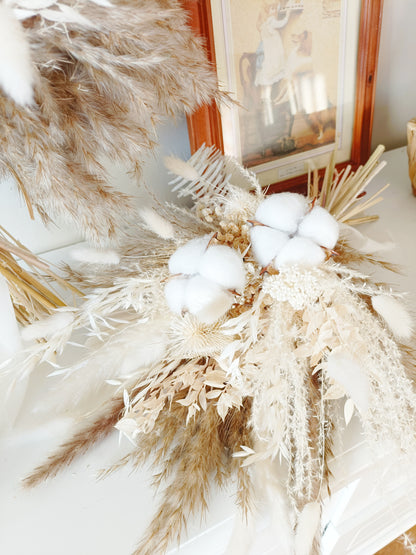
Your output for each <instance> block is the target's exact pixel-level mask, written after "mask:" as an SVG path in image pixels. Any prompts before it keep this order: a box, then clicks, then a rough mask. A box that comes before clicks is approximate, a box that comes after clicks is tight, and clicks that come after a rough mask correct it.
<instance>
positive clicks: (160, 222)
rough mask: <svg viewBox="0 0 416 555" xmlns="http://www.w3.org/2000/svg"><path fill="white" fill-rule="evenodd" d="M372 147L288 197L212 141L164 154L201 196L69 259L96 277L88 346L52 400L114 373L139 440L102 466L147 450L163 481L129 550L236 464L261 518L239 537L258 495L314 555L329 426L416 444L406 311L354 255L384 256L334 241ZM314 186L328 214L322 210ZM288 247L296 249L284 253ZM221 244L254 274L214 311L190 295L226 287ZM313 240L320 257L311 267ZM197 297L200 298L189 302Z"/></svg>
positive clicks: (168, 527) (370, 167)
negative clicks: (86, 257) (95, 260)
mask: <svg viewBox="0 0 416 555" xmlns="http://www.w3.org/2000/svg"><path fill="white" fill-rule="evenodd" d="M379 154H380V151H378V152H377V153H376V155H375V156H373V157H372V158H371V159H370V160H369V162H368V164H366V165H365V166H364V167H363V168H362V169H360V170H359V171H357V173H356V174H355V177H354V176H352V175H350V176H349V177H348V175H347V176H346V177H345V178H343V177H341V178H340V179H344V185H345V183H347V187H346V189H345V190H344V188H343V187H342V188H340V186H339V176H338V177H337V176H336V175H335V173H334V164H333V160H332V161H331V162H330V164H329V166H328V169H327V177H326V180H325V181H324V184H323V185H324V186H323V187H322V189H321V192H320V193H319V191H318V189H317V182H316V181H315V182H314V184H311V185H310V188H309V192H310V198H309V199H305V198H303V197H301V196H300V195H294V196H293V194H292V193H283V194H282V195H283V196H281V195H280V196H279V195H275V197H274V198H271V197H268V199H266V197H265V195H264V194H263V192H262V190H261V188H260V187H259V186H258V184H257V182H256V179H255V177H254V176H253V175H252V174H250V173H249V172H247V171H246V170H244V169H243V168H240V167H239V166H238V164H236V162H235V161H233V160H231V159H229V158H227V157H222V156H221V155H220V154H219V153H216V152H214V151H213V150H212V149H204V148H203V149H201V150H200V151H198V152H197V153H196V154H195V155H194V156H193V157H192V158H191V159H190V161H188V162H187V163H183V162H180V163H177V162H176V161H175V160H169V161H168V164H169V167H170V169H171V170H172V171H176V172H177V173H178V176H177V177H176V178H175V180H174V182H173V185H174V187H175V189H176V190H177V192H178V194H185V195H189V196H191V198H192V199H193V200H194V202H195V204H194V206H193V208H191V209H178V208H177V207H173V206H170V205H163V206H156V207H155V208H154V210H155V213H150V216H149V212H146V213H145V214H144V215H143V223H141V224H138V225H137V227H136V228H134V229H132V230H131V237H130V239H129V240H128V241H126V243H125V244H124V245H123V246H122V247H121V249H120V255H121V256H120V266H119V267H118V268H117V269H114V268H108V269H105V268H104V269H102V268H101V269H100V271H99V274H98V271H97V269H96V268H95V267H94V266H91V267H88V266H84V267H83V268H81V271H80V272H77V273H75V272H71V274H70V275H71V276H72V278H73V279H75V280H76V282H77V283H84V284H85V285H87V286H88V287H89V289H90V291H91V292H90V294H89V297H88V300H87V301H86V302H85V303H84V304H83V305H82V306H81V307H80V308H79V310H78V312H77V313H76V315H75V322H76V325H75V327H76V326H79V325H81V323H82V325H86V326H87V327H89V328H90V334H92V335H93V336H94V338H95V343H94V345H92V346H91V345H90V346H89V348H88V349H87V353H86V354H84V356H83V357H82V358H81V360H80V361H78V362H77V363H76V364H74V365H73V366H71V367H64V366H63V367H62V368H60V369H59V370H58V371H57V372H58V373H62V374H63V375H64V377H65V379H64V380H63V387H62V389H61V391H60V392H59V397H58V399H59V402H62V399H65V390H66V391H68V392H69V395H70V396H71V398H72V402H73V398H74V393H73V392H74V391H75V390H76V391H81V390H82V389H84V390H85V391H87V390H88V389H89V388H91V387H95V386H96V384H97V383H100V381H105V380H107V381H109V382H111V385H112V388H113V389H112V390H111V394H109V396H110V398H113V399H114V400H115V401H114V402H115V403H119V402H120V401H119V400H120V398H121V396H123V402H124V411H123V415H122V417H121V418H120V419H119V420H118V421H117V423H116V424H115V425H116V428H117V429H118V430H119V431H120V432H121V433H122V434H124V435H126V436H128V437H129V438H130V440H131V441H132V442H134V443H135V445H136V447H135V448H134V449H133V450H132V452H131V453H130V454H129V455H128V456H127V457H125V458H124V459H123V460H121V461H120V463H119V464H117V465H115V467H114V468H113V469H110V470H115V469H117V468H118V467H120V466H122V465H124V464H127V463H129V464H132V465H133V466H135V467H137V466H139V465H140V464H143V463H144V462H145V461H149V460H150V461H151V462H152V464H153V465H154V468H155V472H156V475H155V485H156V486H158V487H160V486H162V485H165V492H164V494H163V496H162V500H161V505H160V507H159V509H158V511H157V512H156V515H155V517H154V520H153V521H152V523H151V524H150V526H149V528H148V530H147V532H146V534H145V535H144V537H143V539H142V541H141V543H140V544H139V547H138V548H137V551H136V553H137V554H138V553H140V554H143V553H144V554H147V553H149V554H150V553H163V552H165V551H166V550H167V549H168V546H169V545H170V543H171V542H172V541H173V540H175V539H178V538H179V537H180V534H181V531H182V530H183V528H184V527H185V526H186V519H187V516H188V515H189V514H191V513H195V512H201V511H204V510H205V509H206V507H207V503H208V501H207V495H208V492H209V486H210V481H211V480H212V479H213V478H214V479H215V480H216V481H217V482H218V484H219V485H222V484H223V483H225V481H226V480H227V479H229V477H231V476H237V481H238V501H239V503H240V504H241V506H242V509H243V512H244V513H245V515H246V518H247V519H248V521H249V522H250V523H251V524H252V526H251V525H250V526H248V527H245V526H244V525H243V524H241V526H242V528H241V529H240V530H239V531H238V530H237V531H236V533H235V534H234V535H233V538H234V540H235V539H236V538H237V537H238V535H239V534H240V532H241V530H245V532H244V534H245V536H244V538H245V539H244V542H245V543H246V544H247V545H249V544H250V542H251V541H253V537H252V535H251V534H250V532H249V530H250V529H255V523H256V518H257V513H256V510H257V509H256V507H258V506H259V505H264V504H266V505H265V506H267V507H268V510H269V512H270V515H272V517H271V520H272V523H271V526H272V527H273V529H274V530H275V531H276V533H277V534H278V535H279V538H280V539H281V541H282V544H284V545H285V548H287V550H289V552H290V551H293V550H298V552H302V553H317V552H319V539H320V526H319V523H320V517H321V502H322V500H323V499H324V498H325V496H326V495H327V494H328V492H329V486H330V466H329V464H330V460H331V457H332V452H333V449H334V441H333V440H334V435H335V434H342V432H343V431H344V429H345V427H346V426H348V423H349V421H350V419H351V417H352V415H353V413H356V415H357V416H358V417H359V418H360V420H361V423H362V427H363V430H364V433H365V435H366V437H367V439H368V441H370V442H371V443H372V444H373V446H374V448H376V447H377V446H381V445H386V444H387V445H388V446H391V445H393V446H394V448H397V449H399V450H400V451H401V452H402V453H408V454H410V455H412V454H414V453H415V451H416V432H415V430H414V421H415V418H416V390H415V387H414V367H415V359H414V352H413V350H412V349H411V348H410V347H408V346H406V343H407V341H410V340H411V339H412V330H411V322H410V319H408V318H407V316H408V315H407V313H406V311H405V309H404V307H403V306H402V305H401V303H400V295H396V294H394V293H393V292H392V291H391V290H390V289H388V288H387V287H384V286H383V285H381V284H375V283H372V281H371V280H370V279H369V278H368V277H367V276H366V275H364V274H362V273H360V272H359V270H358V269H353V268H352V266H358V265H359V264H360V263H361V262H365V261H372V262H375V263H378V261H377V259H376V258H375V257H374V255H370V256H367V255H365V254H364V253H363V252H354V251H353V250H352V249H351V248H350V247H348V245H347V244H346V242H345V240H344V239H338V242H337V244H335V242H336V241H337V237H338V228H337V226H338V223H337V219H338V222H339V221H341V222H344V221H350V222H351V218H352V216H354V218H355V215H357V214H359V212H358V210H359V209H361V208H362V207H361V208H359V206H360V204H359V201H360V198H361V195H362V192H363V184H364V183H367V182H368V180H369V179H370V177H371V176H374V175H375V172H376V169H375V164H376V160H377V157H378V156H379ZM350 178H351V181H348V179H350ZM337 179H338V181H337ZM318 195H320V196H319V199H318V204H321V205H322V206H324V205H325V206H327V207H328V208H329V212H331V213H332V215H331V214H330V213H328V211H326V210H324V209H323V208H322V206H316V200H315V202H314V199H315V197H317V196H318ZM270 199H271V200H270ZM372 202H373V201H372V200H371V201H370V203H366V204H364V208H368V207H369V205H370V204H371V203H372ZM270 206H271V207H272V209H271V210H270ZM282 207H283V210H282ZM289 208H290V210H289ZM279 210H280V211H281V214H280V216H279V221H278V222H277V224H276V225H274V220H273V218H275V217H276V213H277V212H276V211H279ZM291 211H292V212H291ZM155 214H157V216H155ZM334 217H335V218H334ZM354 218H353V219H354ZM270 221H271V223H270ZM184 222H186V225H183V224H184ZM293 225H295V227H294V228H293V230H292V231H290V230H291V229H292V226H293ZM279 226H280V227H279ZM259 228H260V232H259V233H257V231H255V232H253V229H254V230H256V229H257V230H258V229H259ZM262 228H264V229H262ZM282 229H284V230H286V231H285V232H284V231H283V230H282ZM335 232H336V234H335V235H334V233H335ZM289 234H291V235H290V236H289ZM328 234H329V236H330V237H329V236H328ZM261 236H263V237H266V239H267V241H266V243H267V244H266V245H265V246H267V247H268V248H270V249H271V252H272V254H271V255H270V260H271V262H270V263H268V262H267V260H266V263H267V265H266V266H264V265H263V264H261V263H260V261H259V256H261V257H263V256H264V253H265V252H266V250H267V249H266V248H265V246H264V245H261V244H260V247H261V249H260V251H259V250H258V249H259V244H258V242H257V243H256V244H255V242H254V241H253V238H256V237H261ZM270 237H272V239H273V241H271V240H269V239H270ZM328 237H329V239H328ZM256 241H257V239H256ZM279 241H280V242H281V243H282V246H280V247H279V248H277V247H276V242H279ZM328 241H329V242H328ZM325 244H326V245H329V246H327V247H325ZM288 245H289V246H290V245H293V247H291V248H292V251H291V250H290V249H289V252H288V256H289V255H290V256H292V258H290V256H289V258H286V260H289V261H290V263H288V262H285V263H282V262H281V257H280V255H281V253H283V252H284V251H283V249H286V250H288ZM299 245H303V246H302V248H301V247H300V246H299ZM305 245H306V247H305ZM373 247H374V245H373ZM332 248H333V250H332ZM228 249H230V250H232V251H233V257H232V260H234V259H235V256H236V253H237V254H238V257H240V258H241V260H242V261H243V262H242V264H243V267H244V274H245V277H244V279H245V284H244V286H243V287H242V288H241V290H240V291H237V290H235V291H228V292H227V295H228V294H231V295H233V302H232V305H231V308H230V309H229V310H228V311H226V312H225V313H224V312H222V313H221V315H220V316H219V317H217V319H216V320H215V321H205V320H204V319H203V318H200V317H199V316H198V314H199V312H198V311H197V310H195V313H193V312H192V310H191V308H192V307H193V306H196V305H198V303H204V302H206V300H207V299H208V300H209V301H210V302H215V299H216V297H215V295H218V294H220V295H223V294H224V290H223V289H221V288H218V287H219V286H218V284H219V283H223V280H224V279H225V278H224V267H225V266H227V264H230V263H231V262H230V261H231V258H230V257H229V254H230V253H229V250H228ZM279 249H281V250H279ZM310 249H313V250H314V252H315V253H317V257H318V258H316V259H314V261H313V263H310V258H308V257H309V250H310ZM322 249H323V250H322ZM259 252H260V255H259V254H258V253H259ZM323 252H324V253H326V255H327V256H326V257H325V256H324V255H323V254H322V253H323ZM154 253H156V254H154ZM186 253H188V254H186ZM215 253H217V256H220V255H221V256H220V260H221V263H218V262H217V263H216V262H215V257H214V254H215ZM266 254H267V253H266ZM211 255H212V256H211ZM207 257H208V258H209V259H210V260H211V259H212V266H210V267H209V268H206V267H205V266H204V260H205V259H206V258H207ZM279 257H280V258H279ZM178 260H179V262H178ZM293 260H295V263H293V262H292V261H293ZM273 265H274V266H273ZM230 267H231V266H230ZM175 268H179V275H178V274H176V273H175V271H171V270H172V269H175ZM182 268H183V269H182ZM214 274H215V275H214ZM226 277H227V276H226ZM228 277H229V276H228ZM175 280H176V281H175ZM94 281H96V282H98V283H99V284H100V287H98V288H95V289H94V287H93V285H94ZM172 282H173V283H174V286H175V287H176V291H177V295H178V298H179V297H180V295H182V297H181V298H180V299H179V300H178V307H179V310H177V311H175V310H174V309H173V308H172V310H169V309H168V303H173V304H174V302H175V297H173V298H170V299H168V298H167V297H166V298H165V294H164V291H166V292H167V291H168V289H172V286H171V285H170V286H169V287H168V286H167V284H168V283H172ZM196 282H198V284H199V285H198V287H199V288H197V289H196V292H197V294H196V295H194V292H193V290H192V287H194V283H196ZM204 287H205V288H206V289H204ZM218 291H219V293H218ZM188 294H189V296H190V297H192V295H194V297H195V296H196V299H195V298H192V302H193V303H194V305H192V303H191V301H189V302H188V297H186V295H188ZM166 295H167V293H166ZM227 298H228V297H227ZM184 299H185V300H184ZM169 306H170V305H169ZM198 306H201V305H198ZM198 306H197V307H198ZM203 306H205V305H203ZM68 337H69V335H68V330H64V331H63V330H61V331H59V330H58V331H57V332H56V333H55V335H53V336H51V337H49V339H48V341H47V342H46V343H47V344H48V345H42V346H40V347H38V351H37V352H36V356H39V357H41V358H42V359H43V360H47V359H48V356H49V355H50V352H51V351H50V348H51V346H52V345H53V346H54V347H56V345H60V347H61V350H62V348H63V346H64V345H65V342H66V341H67V340H68ZM39 349H40V350H39ZM55 350H56V349H55ZM56 364H58V365H59V364H60V361H59V358H58V360H57V361H55V365H56ZM71 388H73V389H71ZM81 396H82V395H81V394H80V395H79V397H81ZM110 406H113V404H112V402H110V405H109V407H110ZM340 409H341V414H342V409H343V414H344V418H342V417H340ZM97 415H98V417H99V418H102V419H103V420H102V422H103V423H109V422H111V421H112V420H111V419H112V418H113V417H114V413H112V412H111V410H110V409H109V410H108V411H107V416H105V415H102V413H101V412H97ZM96 422H99V420H97V421H96ZM95 427H96V424H93V425H92V426H89V427H88V426H87V428H86V430H85V431H84V432H83V434H82V436H80V437H81V439H80V440H79V437H78V436H75V437H74V440H73V442H75V445H78V443H79V441H81V443H79V444H80V445H81V447H82V448H81V449H79V453H80V454H82V452H84V450H85V449H86V448H87V447H88V445H89V443H91V444H93V443H94V441H95V439H96V437H97V434H96V428H95ZM105 428H106V430H107V424H106V425H105ZM73 442H72V441H70V442H69V443H67V444H66V445H63V447H62V448H61V450H59V451H58V452H57V454H56V455H55V456H52V458H51V459H50V460H49V461H47V462H46V463H45V464H44V465H42V466H41V467H40V468H39V469H38V470H35V471H34V473H33V474H32V475H31V476H30V477H29V478H28V479H27V483H28V484H29V485H31V484H35V483H38V482H39V481H40V480H43V479H45V478H47V477H48V476H54V475H55V474H56V472H57V471H58V470H60V469H61V468H62V467H63V465H64V464H65V462H66V461H68V462H70V461H71V460H72V458H73V457H72V455H71V453H72V448H73V445H74V443H73ZM208 453H209V456H207V455H208ZM75 454H76V452H75ZM241 533H243V532H241ZM234 540H232V541H234Z"/></svg>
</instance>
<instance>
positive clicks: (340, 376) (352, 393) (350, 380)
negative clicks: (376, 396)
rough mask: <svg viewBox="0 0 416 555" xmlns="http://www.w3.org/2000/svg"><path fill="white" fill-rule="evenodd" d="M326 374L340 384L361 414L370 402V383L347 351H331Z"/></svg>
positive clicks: (365, 410) (364, 412)
mask: <svg viewBox="0 0 416 555" xmlns="http://www.w3.org/2000/svg"><path fill="white" fill-rule="evenodd" d="M325 368H326V371H327V373H328V375H329V376H330V377H331V378H332V379H333V380H335V382H336V383H338V384H339V385H341V386H342V388H343V389H344V391H345V392H346V394H347V395H348V397H350V398H351V399H352V400H353V401H354V404H355V405H356V407H357V408H358V410H359V411H360V413H361V414H362V415H365V414H366V412H367V410H368V407H369V403H370V384H369V380H368V377H367V375H366V374H365V372H364V370H363V369H362V368H361V366H360V365H359V364H358V362H357V361H356V360H355V359H353V358H352V357H351V356H350V355H349V354H348V353H347V352H343V351H340V350H338V351H333V352H332V353H330V354H329V355H328V358H327V361H326V367H325Z"/></svg>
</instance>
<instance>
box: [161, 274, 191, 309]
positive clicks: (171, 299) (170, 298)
mask: <svg viewBox="0 0 416 555" xmlns="http://www.w3.org/2000/svg"><path fill="white" fill-rule="evenodd" d="M188 281H189V278H185V277H183V278H182V277H177V278H173V279H170V280H169V281H168V282H167V284H166V285H165V297H166V302H167V303H168V307H169V308H170V309H171V310H172V312H175V313H176V314H181V312H182V311H183V310H184V308H185V296H186V289H187V287H188Z"/></svg>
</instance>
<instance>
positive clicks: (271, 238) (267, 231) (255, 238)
mask: <svg viewBox="0 0 416 555" xmlns="http://www.w3.org/2000/svg"><path fill="white" fill-rule="evenodd" d="M250 239H251V248H252V251H253V254H254V258H255V259H256V261H257V262H258V263H259V264H260V266H262V267H263V268H265V267H266V266H268V265H269V264H270V262H271V261H272V260H273V258H275V256H276V255H277V254H278V253H279V252H280V251H281V249H282V248H283V246H284V245H285V244H286V243H287V242H288V241H289V236H288V235H287V233H284V232H283V231H279V230H278V229H273V228H272V227H268V226H264V225H255V226H253V227H252V228H251V229H250Z"/></svg>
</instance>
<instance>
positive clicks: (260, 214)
mask: <svg viewBox="0 0 416 555" xmlns="http://www.w3.org/2000/svg"><path fill="white" fill-rule="evenodd" d="M307 208H308V201H307V199H306V197H304V196H303V195H300V194H298V193H278V194H276V195H270V196H269V197H267V198H266V199H265V200H264V201H263V202H262V203H261V204H260V205H259V207H258V208H257V211H256V220H257V221H259V222H261V223H262V224H264V225H268V226H270V227H274V228H276V229H280V230H281V231H285V232H286V233H295V232H296V230H297V228H298V225H299V221H300V219H301V218H303V216H304V215H305V213H306V210H307Z"/></svg>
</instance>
